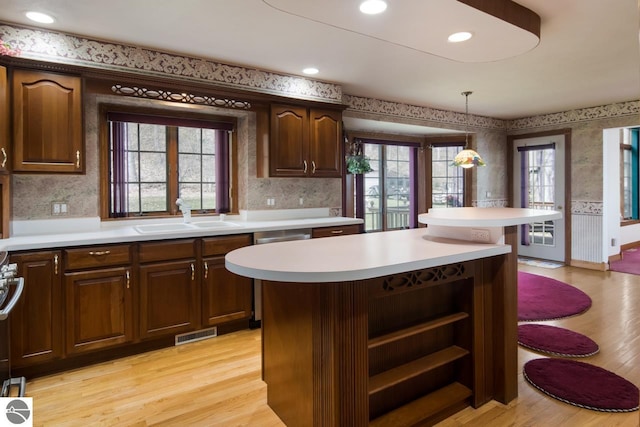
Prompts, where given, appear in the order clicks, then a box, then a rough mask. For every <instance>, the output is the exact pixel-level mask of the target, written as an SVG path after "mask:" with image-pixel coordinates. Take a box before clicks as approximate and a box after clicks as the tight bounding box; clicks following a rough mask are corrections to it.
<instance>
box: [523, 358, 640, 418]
mask: <svg viewBox="0 0 640 427" xmlns="http://www.w3.org/2000/svg"><path fill="white" fill-rule="evenodd" d="M522 373H523V375H524V378H525V379H526V380H527V381H528V382H529V383H530V384H531V385H532V386H534V387H535V388H537V389H538V390H540V391H541V392H543V393H545V394H547V395H549V396H551V397H553V398H554V399H558V400H560V401H562V402H565V403H568V404H570V405H574V406H579V407H581V408H586V409H592V410H595V411H602V412H631V411H637V410H638V399H639V393H640V391H639V390H638V387H636V386H635V385H633V384H632V383H630V382H629V381H627V380H625V379H624V378H622V377H620V376H618V375H616V374H614V373H613V372H610V371H607V370H606V369H602V368H600V367H598V366H594V365H590V364H588V363H584V362H578V361H575V360H567V359H534V360H530V361H528V362H527V363H525V365H524V368H523V370H522Z"/></svg>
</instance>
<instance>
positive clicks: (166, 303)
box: [139, 239, 200, 339]
mask: <svg viewBox="0 0 640 427" xmlns="http://www.w3.org/2000/svg"><path fill="white" fill-rule="evenodd" d="M139 260H140V338H142V339H144V338H152V337H157V336H163V335H175V334H179V333H183V332H187V331H192V330H195V329H196V328H197V327H198V324H199V323H198V319H199V316H200V310H199V307H198V304H197V300H198V294H197V292H198V285H199V282H200V281H199V274H200V273H199V269H198V271H196V269H197V267H198V266H197V262H196V240H195V239H185V240H178V241H170V242H154V243H142V244H141V245H140V250H139Z"/></svg>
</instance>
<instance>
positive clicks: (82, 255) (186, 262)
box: [0, 234, 253, 373]
mask: <svg viewBox="0 0 640 427" xmlns="http://www.w3.org/2000/svg"><path fill="white" fill-rule="evenodd" d="M251 242H252V236H251V235H250V234H243V235H232V236H220V237H207V238H199V239H177V240H166V241H157V242H141V243H131V244H129V243H126V244H109V245H100V246H97V245H96V246H81V247H74V248H63V249H61V250H43V251H32V252H31V251H29V252H18V253H13V254H11V262H15V263H17V264H18V273H19V274H20V275H21V276H23V277H24V279H25V290H24V294H23V296H22V298H21V299H20V301H19V302H18V304H17V305H16V307H15V308H14V310H13V311H12V312H11V316H10V351H11V363H12V366H13V367H15V368H18V370H20V372H25V371H29V370H31V371H33V372H37V373H43V372H47V371H48V370H51V371H53V370H59V369H66V368H68V367H69V366H72V365H74V363H76V362H77V363H81V364H86V363H92V361H93V360H98V359H99V358H101V357H103V356H102V355H103V354H104V355H106V354H113V355H121V354H124V353H126V352H127V351H136V350H130V349H132V348H133V349H135V348H137V347H135V346H136V345H139V346H140V348H142V349H146V348H152V347H153V346H154V345H156V346H157V345H166V343H167V342H169V340H168V338H170V337H172V336H174V335H176V334H181V333H185V332H191V331H196V330H199V329H203V328H207V327H210V326H219V325H225V324H226V326H225V331H231V330H234V329H239V328H242V327H243V326H242V321H243V320H246V321H247V323H246V327H247V328H248V327H249V323H248V321H249V319H250V318H251V309H252V291H253V287H252V284H253V281H252V280H251V279H248V278H246V277H241V276H237V275H235V274H233V273H231V272H229V271H228V270H227V269H226V268H225V266H224V256H225V255H226V254H227V253H228V252H229V251H232V250H234V249H237V248H240V247H243V246H247V245H250V244H251ZM230 322H233V323H230ZM158 343H160V344H158ZM107 351H109V352H108V353H104V352H107ZM0 357H2V354H1V353H0ZM72 358H73V359H72ZM78 361H80V362H78Z"/></svg>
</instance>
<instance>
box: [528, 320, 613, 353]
mask: <svg viewBox="0 0 640 427" xmlns="http://www.w3.org/2000/svg"><path fill="white" fill-rule="evenodd" d="M518 344H520V345H521V346H523V347H526V348H529V349H531V350H535V351H537V352H540V353H547V354H551V355H553V356H561V357H588V356H592V355H594V354H596V353H597V352H598V351H599V350H600V347H598V344H596V343H595V341H593V340H592V339H591V338H589V337H587V336H585V335H582V334H579V333H577V332H573V331H570V330H569V329H565V328H559V327H557V326H551V325H536V324H524V325H518Z"/></svg>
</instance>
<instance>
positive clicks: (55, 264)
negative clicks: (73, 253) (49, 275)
mask: <svg viewBox="0 0 640 427" xmlns="http://www.w3.org/2000/svg"><path fill="white" fill-rule="evenodd" d="M53 274H56V275H57V274H58V255H54V256H53Z"/></svg>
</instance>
